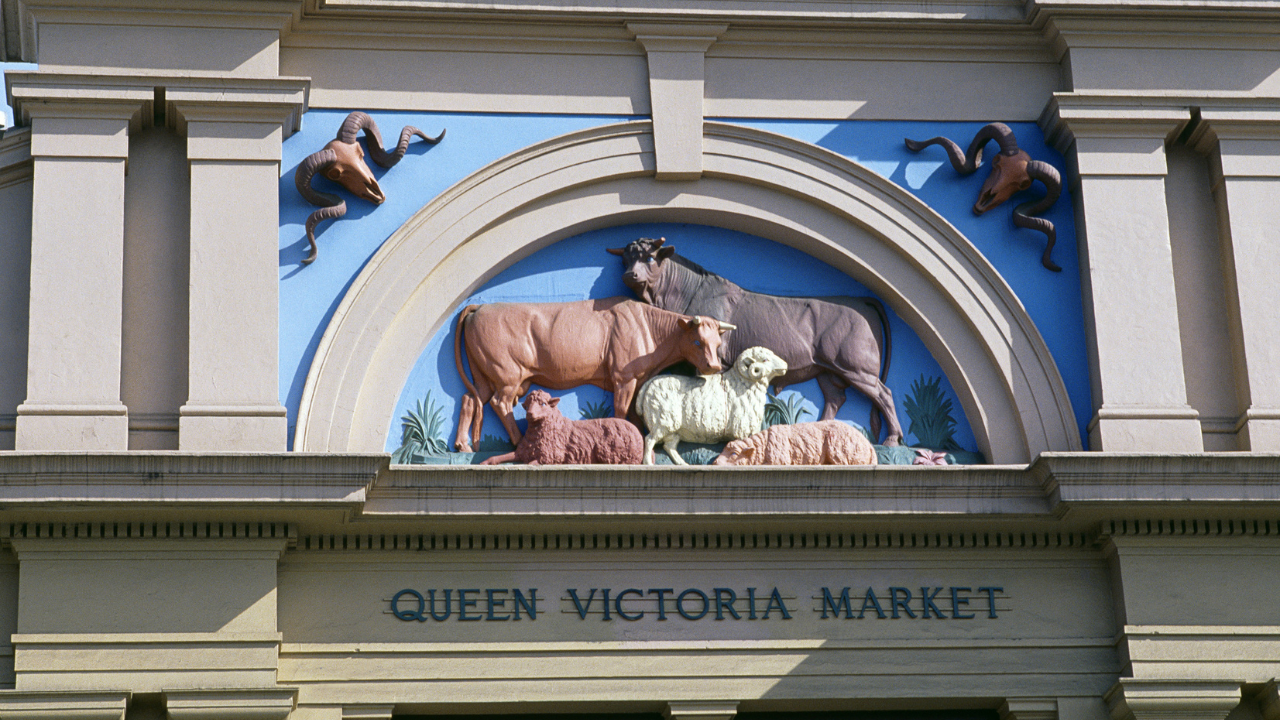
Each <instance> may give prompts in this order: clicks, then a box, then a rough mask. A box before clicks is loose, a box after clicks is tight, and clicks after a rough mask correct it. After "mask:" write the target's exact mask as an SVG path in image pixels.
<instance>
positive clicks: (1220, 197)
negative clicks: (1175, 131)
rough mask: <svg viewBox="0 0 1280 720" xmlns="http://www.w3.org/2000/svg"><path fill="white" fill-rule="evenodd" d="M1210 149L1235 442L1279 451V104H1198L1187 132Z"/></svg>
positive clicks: (1251, 448) (1200, 145) (1245, 447)
mask: <svg viewBox="0 0 1280 720" xmlns="http://www.w3.org/2000/svg"><path fill="white" fill-rule="evenodd" d="M1192 142H1193V143H1194V144H1195V147H1196V149H1197V150H1199V151H1200V152H1202V153H1205V154H1207V155H1209V157H1210V172H1211V173H1212V175H1213V177H1212V181H1213V186H1214V187H1213V193H1214V198H1215V200H1216V201H1217V204H1218V210H1219V214H1220V218H1221V220H1220V227H1221V230H1220V233H1219V234H1220V236H1221V239H1222V243H1223V260H1224V262H1223V265H1224V271H1225V273H1226V280H1227V281H1226V287H1227V306H1228V309H1229V313H1230V317H1231V323H1232V328H1231V330H1232V336H1233V339H1234V342H1235V345H1236V353H1235V355H1236V363H1237V369H1236V370H1237V371H1236V377H1237V378H1238V382H1239V386H1238V388H1237V392H1238V394H1239V396H1240V400H1241V405H1242V406H1243V407H1244V414H1243V415H1241V416H1240V418H1239V419H1238V420H1237V421H1236V434H1237V435H1236V436H1237V446H1238V449H1240V450H1249V451H1252V452H1276V451H1278V450H1280V383H1277V382H1276V378H1280V344H1278V343H1277V341H1276V340H1277V337H1278V336H1280V335H1278V333H1280V328H1277V326H1276V322H1275V320H1276V317H1277V308H1280V283H1277V282H1276V277H1275V276H1276V268H1277V267H1280V222H1278V221H1277V218H1276V213H1275V209H1276V208H1277V207H1280V108H1275V109H1261V110H1260V109H1258V108H1207V107H1206V108H1202V110H1201V123H1200V125H1198V126H1197V129H1196V131H1195V133H1194V135H1193V137H1192Z"/></svg>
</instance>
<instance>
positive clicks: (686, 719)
mask: <svg viewBox="0 0 1280 720" xmlns="http://www.w3.org/2000/svg"><path fill="white" fill-rule="evenodd" d="M737 714H738V703H737V702H671V703H667V707H666V708H664V709H663V711H662V715H663V717H665V718H667V720H733V718H734V716H736V715H737Z"/></svg>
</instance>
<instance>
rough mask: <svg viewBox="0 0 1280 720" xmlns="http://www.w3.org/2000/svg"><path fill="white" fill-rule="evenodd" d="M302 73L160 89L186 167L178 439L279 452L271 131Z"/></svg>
mask: <svg viewBox="0 0 1280 720" xmlns="http://www.w3.org/2000/svg"><path fill="white" fill-rule="evenodd" d="M306 92H307V81H305V80H300V79H289V78H285V79H279V80H273V81H268V82H260V81H251V80H238V81H235V82H230V81H224V83H223V84H222V85H221V86H220V87H218V88H202V87H180V88H175V89H170V90H169V91H168V93H167V94H166V101H167V102H168V105H169V108H168V109H169V110H170V111H171V112H170V113H169V114H171V115H172V118H173V120H172V122H174V124H175V126H176V127H177V128H178V130H179V131H180V132H183V133H184V134H185V135H186V136H187V158H188V161H189V163H190V170H191V270H190V301H189V307H190V318H189V328H190V330H189V332H190V340H189V347H188V379H187V386H188V398H187V402H186V404H185V405H183V406H182V408H181V409H180V410H179V420H178V448H179V449H180V450H183V451H192V452H201V451H220V452H225V451H254V452H281V451H284V450H285V449H286V442H287V439H286V435H287V430H288V427H287V420H286V418H285V409H284V406H283V405H281V404H280V392H279V372H278V363H279V351H278V344H279V305H280V303H279V261H278V247H279V245H278V237H279V225H280V222H279V201H278V199H277V198H278V195H279V190H278V187H279V178H280V143H281V141H282V140H283V138H284V137H285V136H286V135H288V134H291V133H292V132H293V130H294V129H295V128H296V127H297V123H298V121H299V118H300V117H301V114H302V112H303V111H304V110H305V107H306Z"/></svg>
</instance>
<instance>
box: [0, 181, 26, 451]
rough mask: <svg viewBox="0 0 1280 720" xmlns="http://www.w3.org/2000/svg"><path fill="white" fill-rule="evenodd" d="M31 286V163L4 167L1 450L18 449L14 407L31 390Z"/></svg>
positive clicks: (0, 184)
mask: <svg viewBox="0 0 1280 720" xmlns="http://www.w3.org/2000/svg"><path fill="white" fill-rule="evenodd" d="M6 175H7V176H8V181H7V182H6V179H5V178H6ZM30 288H31V171H30V166H29V165H28V166H27V167H26V169H25V171H23V172H21V173H20V174H19V175H18V176H15V175H14V174H13V173H6V172H5V169H2V168H0V450H12V449H13V440H14V438H13V434H14V433H13V427H14V420H15V417H16V415H15V413H16V411H17V408H18V405H20V404H21V403H22V400H23V398H25V397H26V395H27V311H28V308H29V306H28V299H27V296H28V294H29V292H30Z"/></svg>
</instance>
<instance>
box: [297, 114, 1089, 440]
mask: <svg viewBox="0 0 1280 720" xmlns="http://www.w3.org/2000/svg"><path fill="white" fill-rule="evenodd" d="M703 147H704V173H703V177H702V179H700V180H697V181H690V182H658V181H656V180H655V179H654V177H653V175H654V155H653V136H652V125H651V123H649V122H631V123H621V124H616V125H609V126H605V127H600V128H594V129H590V130H585V131H581V132H576V133H571V134H569V135H565V136H561V137H559V138H555V139H552V140H549V141H546V142H544V143H540V144H537V145H534V146H531V147H529V148H526V149H524V150H521V151H520V152H517V153H514V154H512V155H510V156H508V157H506V158H504V159H502V160H499V161H498V162H495V163H493V164H491V165H489V166H488V167H486V168H484V169H482V170H480V171H478V172H476V173H474V174H473V175H471V176H470V177H468V178H466V179H465V180H463V181H462V182H460V183H458V184H457V185H455V186H454V187H453V188H451V189H450V190H448V191H447V192H445V193H443V194H442V195H440V196H439V197H437V198H435V199H434V200H432V201H431V202H430V203H428V204H427V205H426V206H424V207H423V208H422V209H421V210H420V211H419V212H418V213H416V214H415V215H414V216H413V217H412V218H411V219H410V220H409V221H408V222H406V223H405V224H404V225H403V226H402V227H401V228H400V229H399V230H398V231H397V232H395V233H394V234H393V235H392V236H391V238H389V239H388V240H387V242H386V243H385V244H384V245H383V246H382V248H381V249H380V250H379V251H378V252H377V253H376V254H375V255H374V257H373V258H372V259H371V260H370V261H369V263H368V265H366V267H365V268H364V270H363V271H362V272H361V274H360V275H359V276H358V277H357V278H356V280H355V282H354V283H353V284H352V286H351V288H350V289H349V290H348V291H347V293H346V295H345V296H344V298H343V300H342V302H341V305H340V306H339V308H338V310H337V312H336V313H335V314H334V316H333V319H332V321H331V322H330V324H329V326H328V328H327V329H326V331H325V334H324V336H323V338H322V339H321V342H320V346H319V348H318V350H317V352H316V356H315V360H314V361H313V363H312V366H311V370H310V373H309V374H308V377H307V382H306V388H305V390H304V393H303V397H302V403H301V407H300V409H299V416H298V429H297V435H296V437H295V442H294V448H295V449H296V450H299V451H304V452H345V453H353V452H379V451H381V450H382V448H383V444H384V442H385V438H386V432H387V427H388V424H389V422H390V418H391V416H392V414H393V413H394V410H395V405H396V400H397V397H398V395H399V393H400V390H401V388H402V387H403V385H404V383H405V380H406V378H407V376H408V374H409V372H410V370H411V369H412V367H413V365H414V362H415V360H416V359H417V358H418V357H419V355H420V354H421V353H422V351H423V349H424V347H425V346H426V344H427V342H428V340H429V339H430V338H431V337H432V335H433V334H435V332H436V331H437V330H439V329H440V328H441V327H442V326H443V324H444V323H445V322H446V321H447V319H448V318H449V317H450V315H451V313H452V311H453V310H454V309H455V307H456V306H457V304H458V303H459V302H461V301H462V300H463V299H464V298H466V297H467V296H468V295H469V294H470V293H472V292H473V291H474V290H475V289H476V288H478V287H480V286H482V285H483V284H484V283H485V282H487V281H488V280H489V279H491V278H492V277H493V276H495V275H496V274H497V273H499V272H501V271H502V270H503V269H505V268H507V267H509V266H510V265H511V264H513V263H515V262H517V261H518V260H520V259H522V258H524V257H526V256H528V255H530V254H532V253H533V252H535V251H537V250H539V249H541V248H543V247H546V246H548V245H550V244H552V243H555V242H557V241H559V240H562V239H564V238H567V237H570V236H573V235H575V234H578V233H581V232H585V231H588V230H593V229H597V228H602V227H609V226H614V225H621V224H627V223H635V222H657V221H663V222H687V223H697V224H703V225H714V226H719V227H724V228H728V229H732V230H739V231H742V232H747V233H751V234H753V235H757V236H761V237H764V238H768V239H771V240H774V241H776V242H780V243H784V244H786V245H790V246H792V247H794V248H796V249H798V250H801V251H803V252H806V253H808V254H809V255H812V256H814V257H816V258H818V259H819V260H822V261H824V262H826V263H828V264H830V265H832V266H834V267H836V268H838V269H840V270H842V271H843V272H845V273H847V274H848V275H850V276H851V277H853V278H855V279H857V280H858V281H860V282H861V283H863V284H864V285H866V286H867V287H868V288H869V289H870V290H872V291H873V292H875V293H876V294H877V295H879V296H880V297H881V298H882V299H883V300H884V301H885V302H886V303H888V304H889V305H890V306H892V307H893V308H894V310H895V311H896V312H897V313H898V315H899V316H901V317H902V318H903V320H905V321H906V322H907V323H908V324H909V325H910V326H911V327H912V329H913V330H914V331H915V332H916V333H917V334H918V335H919V336H920V338H921V339H922V341H923V342H924V343H925V345H926V347H927V348H928V349H929V351H930V352H931V353H932V354H933V356H934V357H935V359H936V360H937V361H938V363H939V365H940V366H941V367H942V369H943V371H944V372H945V373H946V374H947V376H948V379H949V380H950V382H951V384H952V386H953V387H954V389H955V391H956V394H957V396H958V397H959V399H960V402H961V404H962V405H963V407H964V411H965V414H966V416H967V417H968V418H969V422H970V424H971V426H972V429H973V432H974V435H975V438H976V440H977V441H978V444H979V446H980V449H981V450H982V452H983V453H984V454H985V455H986V456H987V457H988V458H990V459H991V460H992V461H993V462H996V463H1024V462H1027V461H1029V460H1030V459H1031V458H1033V457H1034V456H1035V455H1037V454H1039V453H1040V452H1042V451H1046V450H1079V449H1080V437H1079V434H1078V432H1077V429H1076V424H1075V420H1074V416H1073V415H1072V411H1071V404H1070V401H1069V399H1068V396H1067V392H1066V388H1065V386H1064V384H1063V381H1062V378H1061V376H1060V375H1059V373H1058V370H1057V368H1056V366H1055V364H1054V361H1053V358H1052V357H1051V355H1050V354H1049V351H1048V348H1047V347H1046V346H1045V343H1044V341H1043V339H1042V338H1041V336H1040V334H1039V333H1038V331H1037V330H1036V328H1035V326H1034V324H1033V323H1032V321H1031V318H1030V317H1029V316H1028V314H1027V312H1026V310H1025V309H1024V308H1023V306H1022V304H1021V303H1020V302H1019V301H1018V299H1017V297H1016V296H1015V295H1014V293H1013V291H1012V290H1011V289H1010V288H1009V286H1008V285H1007V284H1006V283H1005V282H1004V280H1003V279H1002V278H1001V277H1000V275H999V274H998V273H997V272H996V270H995V269H994V268H993V267H992V266H991V264H990V263H989V262H988V261H987V260H986V259H985V258H984V257H983V256H982V255H981V254H980V253H979V252H978V250H977V249H976V248H975V247H974V246H973V245H972V243H970V242H969V241H968V240H967V239H966V238H965V237H964V236H963V235H962V234H961V233H960V232H959V231H958V230H956V229H955V227H953V226H952V225H951V224H950V223H948V222H947V221H946V220H944V219H943V218H942V217H941V216H940V215H938V214H937V213H936V212H934V211H933V210H931V209H930V208H929V207H927V206H926V205H924V203H922V202H921V201H920V200H919V199H917V198H916V197H915V196H913V195H912V194H911V193H909V192H907V191H905V190H903V189H902V188H901V187H899V186H897V185H895V184H894V183H892V182H890V181H889V180H887V179H885V178H883V177H881V176H880V175H877V174H875V173H873V172H871V171H870V170H868V169H866V168H864V167H862V166H861V165H858V164H857V163H855V162H852V161H850V160H848V159H846V158H844V157H841V156H839V155H836V154H834V153H831V152H828V151H826V150H823V149H821V148H818V147H815V146H812V145H808V144H806V143H803V142H799V141H796V140H792V139H788V138H785V137H781V136H778V135H774V134H771V133H767V132H764V131H760V130H754V129H749V128H743V127H738V126H734V125H727V124H721V123H706V124H705V127H704V139H703Z"/></svg>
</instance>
